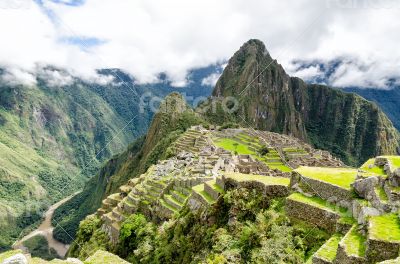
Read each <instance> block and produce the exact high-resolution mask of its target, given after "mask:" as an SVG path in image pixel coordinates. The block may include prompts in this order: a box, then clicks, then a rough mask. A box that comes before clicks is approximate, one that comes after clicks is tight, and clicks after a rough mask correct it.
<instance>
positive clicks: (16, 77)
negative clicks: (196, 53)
mask: <svg viewBox="0 0 400 264" xmlns="http://www.w3.org/2000/svg"><path fill="white" fill-rule="evenodd" d="M0 80H1V81H2V82H3V83H5V84H7V85H11V86H14V85H19V84H22V85H28V86H31V85H35V84H36V77H35V75H34V74H32V73H29V72H27V71H25V70H23V69H19V68H7V69H6V70H5V72H4V73H2V75H1V76H0Z"/></svg>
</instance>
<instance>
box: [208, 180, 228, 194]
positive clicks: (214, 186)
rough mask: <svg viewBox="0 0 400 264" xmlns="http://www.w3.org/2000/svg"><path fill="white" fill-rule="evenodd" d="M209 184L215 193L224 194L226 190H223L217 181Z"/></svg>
mask: <svg viewBox="0 0 400 264" xmlns="http://www.w3.org/2000/svg"><path fill="white" fill-rule="evenodd" d="M207 184H208V185H210V186H211V187H212V188H213V189H214V190H215V191H217V192H219V193H224V190H223V189H222V187H221V186H219V185H218V184H217V182H216V180H211V181H208V182H207Z"/></svg>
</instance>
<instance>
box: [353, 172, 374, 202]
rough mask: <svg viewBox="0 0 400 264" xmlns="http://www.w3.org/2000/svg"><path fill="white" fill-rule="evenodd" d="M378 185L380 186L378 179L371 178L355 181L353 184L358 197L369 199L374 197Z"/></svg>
mask: <svg viewBox="0 0 400 264" xmlns="http://www.w3.org/2000/svg"><path fill="white" fill-rule="evenodd" d="M378 184H379V178H378V177H369V178H365V179H360V180H357V181H355V182H354V183H353V187H354V190H355V191H356V192H357V194H358V195H360V196H361V197H364V198H366V199H368V198H369V197H370V196H371V195H372V192H373V191H374V188H375V187H376V186H378Z"/></svg>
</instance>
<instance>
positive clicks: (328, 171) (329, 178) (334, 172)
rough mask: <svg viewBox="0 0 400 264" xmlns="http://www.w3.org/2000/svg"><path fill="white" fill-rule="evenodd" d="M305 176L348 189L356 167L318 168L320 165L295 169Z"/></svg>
mask: <svg viewBox="0 0 400 264" xmlns="http://www.w3.org/2000/svg"><path fill="white" fill-rule="evenodd" d="M295 171H296V172H298V173H299V174H300V175H302V176H303V177H306V178H310V179H315V180H319V181H323V182H327V183H330V184H333V185H336V186H339V187H342V188H343V189H346V190H350V189H351V186H350V184H352V183H353V182H354V181H355V179H356V177H357V170H356V169H347V168H320V167H300V168H298V169H296V170H295Z"/></svg>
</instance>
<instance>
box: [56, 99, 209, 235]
mask: <svg viewBox="0 0 400 264" xmlns="http://www.w3.org/2000/svg"><path fill="white" fill-rule="evenodd" d="M201 123H203V121H201V119H200V118H199V117H198V116H197V115H196V114H195V113H194V112H193V110H191V108H190V107H189V106H188V105H186V102H185V101H184V99H183V98H182V96H181V95H179V94H177V93H173V94H171V95H169V96H168V97H167V98H166V99H165V101H164V102H163V103H162V105H161V106H160V111H159V112H158V113H157V114H156V115H155V116H154V119H153V122H152V124H151V126H150V128H149V132H148V133H147V136H146V137H144V138H140V139H138V140H137V141H136V142H135V143H133V144H132V145H131V146H130V147H129V148H128V150H127V151H125V152H124V153H122V154H120V155H117V156H115V157H113V158H112V159H111V160H110V161H108V162H107V164H106V165H105V166H104V167H103V168H102V169H101V171H100V173H99V174H98V175H97V176H96V177H94V178H92V179H91V180H90V181H89V182H88V184H86V186H85V188H84V190H83V191H82V192H81V193H80V194H79V195H77V196H75V197H74V198H73V199H71V200H70V201H68V202H66V203H65V204H64V205H62V206H60V207H59V208H58V209H57V210H56V211H55V214H54V217H53V223H54V225H55V226H56V225H57V227H56V228H55V231H54V232H55V235H54V236H55V238H57V239H58V240H60V241H63V242H65V243H70V242H71V241H72V237H73V234H75V233H76V230H77V229H78V226H79V222H80V221H81V220H82V219H83V218H84V217H85V216H86V215H88V214H90V213H93V212H94V211H95V210H96V209H97V208H99V207H100V204H101V201H102V200H103V199H104V197H105V196H107V195H109V194H111V193H113V192H114V191H116V190H117V189H118V187H119V186H121V185H123V184H125V183H126V182H127V181H128V180H129V179H132V178H135V177H138V176H140V174H142V173H144V172H146V170H147V169H148V168H149V167H150V166H151V165H152V164H155V163H156V162H157V161H158V160H160V159H165V158H167V157H168V156H169V155H170V154H171V153H170V152H169V149H168V147H169V146H170V145H171V143H172V142H174V141H175V140H176V139H177V138H178V136H179V135H180V134H182V133H183V132H184V131H185V130H186V129H187V128H189V127H191V126H192V125H195V124H201Z"/></svg>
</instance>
